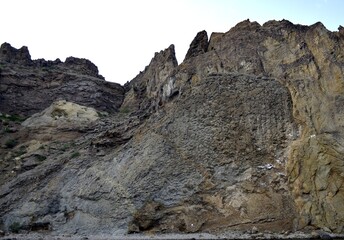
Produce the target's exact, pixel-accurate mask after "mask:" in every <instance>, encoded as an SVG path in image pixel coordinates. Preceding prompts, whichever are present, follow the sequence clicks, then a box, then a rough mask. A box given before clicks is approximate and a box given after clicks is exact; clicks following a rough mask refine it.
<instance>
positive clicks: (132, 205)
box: [0, 20, 344, 234]
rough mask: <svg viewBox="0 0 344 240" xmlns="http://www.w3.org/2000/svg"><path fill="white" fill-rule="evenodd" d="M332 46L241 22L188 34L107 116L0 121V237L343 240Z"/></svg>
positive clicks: (286, 27)
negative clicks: (15, 233) (294, 235)
mask: <svg viewBox="0 0 344 240" xmlns="http://www.w3.org/2000/svg"><path fill="white" fill-rule="evenodd" d="M343 36H344V35H343V34H342V33H341V32H340V31H339V32H330V31H328V30H327V29H326V28H325V27H324V26H323V25H322V24H321V23H316V24H314V25H312V26H302V25H294V24H292V23H291V22H289V21H286V20H282V21H269V22H267V23H265V24H263V25H260V24H258V23H256V22H250V21H249V20H246V21H243V22H241V23H239V24H237V25H236V26H235V27H233V28H232V29H231V30H229V31H228V32H226V33H213V34H211V36H210V38H209V41H208V36H207V33H206V32H204V31H202V32H200V33H198V34H197V36H196V37H195V39H194V40H193V41H192V43H191V45H190V50H189V51H188V53H187V54H186V57H185V60H184V61H183V62H182V63H181V64H179V65H178V63H177V60H176V58H175V53H174V46H173V45H171V46H170V47H169V48H167V49H165V50H164V51H161V52H159V53H156V54H155V56H154V57H153V59H152V61H151V62H150V64H149V65H148V66H147V67H146V68H145V70H144V71H143V72H141V73H140V74H139V75H138V76H137V77H136V78H134V79H133V80H132V81H131V82H129V83H128V84H126V85H125V86H124V87H123V91H124V90H125V96H124V92H123V93H122V95H116V94H115V95H116V96H121V99H122V100H121V101H118V104H115V106H116V107H114V108H113V109H114V111H109V110H107V109H108V108H109V107H107V108H106V109H104V110H107V112H109V113H110V114H109V115H103V114H100V115H99V114H98V115H96V112H97V111H99V109H101V107H99V106H98V105H97V106H93V107H94V108H95V109H96V110H92V109H90V108H86V107H82V106H77V105H73V104H72V103H68V102H57V103H56V102H55V103H53V105H51V106H50V107H49V106H47V107H48V108H47V109H46V110H44V111H42V112H41V113H38V114H36V115H34V116H32V117H30V118H29V119H28V120H26V121H25V122H23V123H21V124H20V121H21V119H16V118H14V117H13V116H12V115H1V116H0V117H1V119H2V125H3V126H4V127H5V126H10V127H8V128H6V131H4V136H3V137H2V138H1V139H0V144H1V145H2V148H1V149H0V157H2V159H3V160H2V162H1V166H0V169H1V175H0V176H1V177H0V184H1V188H0V213H1V221H0V227H1V229H4V230H5V231H8V230H9V229H11V226H13V225H14V224H16V226H17V225H19V226H20V227H21V229H23V230H25V229H26V230H27V229H32V228H33V227H32V226H44V227H41V230H44V231H52V232H54V233H56V234H58V233H61V234H62V233H63V234H66V233H68V234H90V233H93V234H94V233H108V234H119V233H125V232H130V233H132V232H145V231H149V232H153V233H154V232H160V233H165V232H187V233H191V232H213V233H220V232H225V231H229V230H242V231H246V232H257V231H272V232H283V233H284V232H290V231H296V230H302V231H312V230H317V229H321V230H322V231H326V232H335V233H343V231H344V229H343V225H344V215H343V212H344V209H343V202H344V185H343V182H344V176H343V173H344V165H343V162H344V159H343V156H344V154H343V153H344V149H343V145H344V140H343V139H344V132H343V129H342V125H343V119H344V118H343V117H342V112H343V111H342V110H341V108H342V105H341V104H342V102H343V99H344V97H343V96H344V92H343V91H344V87H343V86H344V85H343V83H344V79H343V78H344V75H343V70H344V52H343V51H344V50H343V49H344V37H343ZM24 50H25V49H24ZM24 50H23V52H25V51H24ZM17 55H18V54H17ZM17 55H16V54H14V55H13V56H17ZM19 55H20V54H19ZM19 55H18V56H19ZM22 55H25V54H22ZM22 55H20V56H22ZM18 58H20V59H21V58H22V57H18ZM23 59H25V57H23ZM11 62H12V60H6V63H7V64H12V63H11ZM68 62H70V63H68ZM36 64H37V63H36ZM49 64H52V65H53V66H55V65H58V66H60V65H61V64H63V66H64V68H66V64H67V65H68V64H72V66H71V68H70V70H68V71H70V74H71V75H73V74H72V72H73V73H75V72H79V73H78V74H80V71H82V72H83V73H84V75H83V76H85V78H86V76H87V79H90V78H92V79H94V78H97V77H96V75H95V74H98V73H97V71H96V69H95V68H94V67H93V65H90V62H87V61H86V62H85V61H84V60H81V61H79V60H73V59H70V60H68V61H66V63H60V62H55V63H51V62H50V63H49ZM23 66H24V63H23ZM85 66H88V67H87V70H82V69H83V68H84V67H85ZM23 69H24V70H25V71H26V69H27V68H26V67H25V68H24V67H23ZM68 69H69V68H68ZM24 70H23V71H24ZM25 71H24V72H25ZM68 71H67V72H68ZM6 72H7V73H6ZM6 74H7V75H6ZM9 74H10V70H9V69H7V70H6V68H5V75H3V73H2V75H1V81H2V79H9V78H10V77H9ZM68 76H69V75H68ZM73 76H74V75H73ZM11 78H13V77H11ZM27 79H30V78H27ZM20 80H22V79H21V78H20V77H18V79H17V82H19V81H20ZM26 81H28V80H25V81H23V80H22V82H23V83H25V82H26ZM97 81H99V82H102V81H100V80H99V79H98V78H97ZM103 82H104V81H103ZM1 83H2V82H1ZM75 84H76V85H75V86H79V85H78V84H81V83H80V82H77V83H75ZM37 89H38V88H35V91H38V90H37ZM119 89H121V88H119ZM68 90H69V88H64V90H63V91H62V90H61V92H62V94H63V93H64V91H68ZM121 91H122V90H119V92H121ZM43 92H44V91H43ZM8 94H9V92H8ZM81 95H82V94H81ZM2 96H3V95H1V97H2ZM9 96H10V94H9ZM79 97H80V96H79V95H78V94H76V93H75V94H74V98H79ZM22 98H23V97H22ZM22 98H20V100H21V99H22ZM123 98H124V99H123ZM118 99H120V98H118ZM66 100H67V101H71V100H70V99H66ZM74 102H77V101H74ZM86 103H87V104H86ZM88 103H89V102H88V101H84V102H82V103H79V104H81V105H85V106H88V107H92V104H88ZM63 106H64V107H63ZM112 106H113V105H112ZM3 109H4V108H3ZM3 109H1V111H4V110H3ZM54 109H55V110H56V109H59V110H58V111H57V115H56V114H53V112H55V110H54ZM61 109H62V110H61ZM66 109H68V111H67V110H66ZM42 110H43V109H42ZM117 110H118V112H117ZM25 111H26V112H27V114H26V116H31V115H32V113H31V112H30V111H29V110H25V109H23V108H20V107H18V109H17V108H13V110H12V112H9V111H7V112H6V113H15V114H21V113H22V112H25ZM80 111H81V112H80ZM78 112H79V113H82V114H81V115H82V116H83V117H82V116H81V115H80V119H79V118H78V117H76V116H78ZM23 115H25V114H23ZM82 119H87V121H83V120H82ZM68 122H69V123H68ZM67 123H68V124H67ZM3 129H4V128H3Z"/></svg>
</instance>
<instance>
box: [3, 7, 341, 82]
mask: <svg viewBox="0 0 344 240" xmlns="http://www.w3.org/2000/svg"><path fill="white" fill-rule="evenodd" d="M0 7H1V13H0V22H1V28H0V44H2V43H3V42H8V43H10V44H11V45H12V46H14V47H16V48H20V47H21V46H28V48H29V50H30V53H31V57H32V58H33V59H37V58H45V59H46V60H55V59H56V58H60V59H61V60H62V61H64V60H65V59H66V57H69V56H74V57H80V58H87V59H89V60H91V61H92V62H93V63H95V64H96V65H97V66H98V69H99V71H100V74H102V75H103V76H104V77H105V79H106V80H108V81H112V82H118V83H121V84H124V83H125V82H126V81H130V80H131V79H132V78H134V77H135V76H136V75H137V74H138V73H139V71H141V70H143V69H144V67H145V66H146V65H148V64H149V62H150V60H151V58H152V57H153V56H154V53H155V52H159V51H160V50H163V49H165V48H167V47H168V46H169V45H170V44H174V45H175V49H176V53H177V58H178V62H179V63H180V62H181V61H182V60H183V59H184V56H185V54H186V51H187V49H188V47H189V44H190V43H191V41H192V40H193V38H194V37H195V35H196V34H197V32H199V31H201V30H206V31H207V32H208V35H209V36H210V34H211V32H226V31H228V30H229V29H230V28H231V27H233V26H234V25H235V24H237V23H238V22H240V21H243V20H245V19H248V18H249V19H250V20H251V21H257V22H259V23H260V24H263V23H264V22H266V21H268V20H272V19H275V20H282V19H288V20H290V21H291V22H293V23H299V24H306V25H310V24H313V23H315V22H317V21H321V22H322V23H323V24H324V25H325V26H326V27H327V28H328V29H329V30H331V31H337V28H338V26H339V25H343V26H344V1H343V0H227V1H226V0H136V1H135V0H0Z"/></svg>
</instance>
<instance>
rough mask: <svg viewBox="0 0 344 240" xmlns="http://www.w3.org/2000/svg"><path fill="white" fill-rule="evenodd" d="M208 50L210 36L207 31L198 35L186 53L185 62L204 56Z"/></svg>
mask: <svg viewBox="0 0 344 240" xmlns="http://www.w3.org/2000/svg"><path fill="white" fill-rule="evenodd" d="M207 49H208V34H207V32H206V31H204V30H203V31H201V32H199V33H197V35H196V37H195V38H194V40H193V41H192V42H191V44H190V48H189V50H188V52H187V53H186V56H185V59H184V61H185V60H187V59H189V58H192V57H196V56H197V55H200V54H203V53H205V52H206V51H207Z"/></svg>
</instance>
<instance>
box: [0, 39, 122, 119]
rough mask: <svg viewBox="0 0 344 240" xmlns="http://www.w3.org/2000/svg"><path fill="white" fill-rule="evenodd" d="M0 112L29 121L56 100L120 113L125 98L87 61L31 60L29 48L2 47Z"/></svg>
mask: <svg viewBox="0 0 344 240" xmlns="http://www.w3.org/2000/svg"><path fill="white" fill-rule="evenodd" d="M0 74H1V75H0V100H1V104H0V112H3V113H8V114H17V115H21V116H23V117H28V116H30V115H32V114H34V113H37V112H40V111H42V110H43V109H45V108H47V107H49V106H50V104H52V103H53V102H54V101H56V100H67V101H72V102H75V103H78V104H81V105H85V106H90V107H94V108H96V109H97V110H98V111H105V112H109V113H113V112H117V111H118V109H119V107H120V106H121V104H122V101H123V98H124V89H123V87H121V86H120V85H119V84H116V83H110V82H106V81H104V78H103V77H102V76H101V75H99V74H98V68H97V67H96V66H95V65H94V64H93V63H92V62H90V61H89V60H87V59H79V58H74V57H69V58H67V59H66V61H65V62H64V63H63V62H61V61H60V60H59V59H57V60H55V61H45V60H44V59H38V60H31V57H30V54H29V52H28V49H27V48H26V47H22V48H21V49H19V50H17V49H15V48H13V47H12V46H11V45H10V44H8V43H4V44H2V45H1V47H0Z"/></svg>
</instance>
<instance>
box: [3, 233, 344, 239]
mask: <svg viewBox="0 0 344 240" xmlns="http://www.w3.org/2000/svg"><path fill="white" fill-rule="evenodd" d="M0 239H1V240H122V239H123V240H130V239H131V240H134V239H138V240H143V239H149V240H152V239H164V240H166V239H171V240H172V239H189V240H192V239H344V234H342V235H338V234H329V233H325V232H320V231H318V232H312V233H311V234H306V233H301V232H296V233H292V234H288V235H286V234H268V233H257V234H248V233H238V232H232V233H226V234H221V235H212V234H209V233H195V234H161V235H144V234H129V235H120V236H118V235H117V236H114V235H113V236H112V235H96V236H74V235H47V234H39V233H34V234H11V235H6V236H3V237H0Z"/></svg>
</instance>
